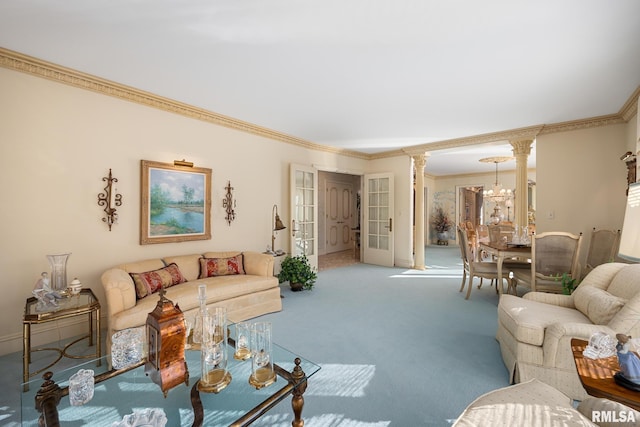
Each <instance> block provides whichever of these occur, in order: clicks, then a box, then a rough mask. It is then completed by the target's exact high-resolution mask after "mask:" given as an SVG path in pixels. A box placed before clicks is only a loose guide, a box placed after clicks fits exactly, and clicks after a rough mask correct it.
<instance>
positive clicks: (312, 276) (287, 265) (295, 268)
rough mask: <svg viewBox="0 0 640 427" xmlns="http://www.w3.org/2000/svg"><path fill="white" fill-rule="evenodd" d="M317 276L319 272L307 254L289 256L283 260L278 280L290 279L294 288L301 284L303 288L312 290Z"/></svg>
mask: <svg viewBox="0 0 640 427" xmlns="http://www.w3.org/2000/svg"><path fill="white" fill-rule="evenodd" d="M317 278H318V274H317V273H316V271H315V269H314V268H312V267H311V265H310V264H309V259H308V258H307V256H306V255H296V256H294V257H292V256H287V257H286V258H285V259H284V260H283V261H282V264H281V270H280V273H279V274H278V281H279V282H280V283H282V282H286V281H288V282H289V284H290V285H291V288H292V289H294V288H295V285H296V284H299V285H301V286H302V288H304V289H308V290H311V289H313V285H314V284H315V283H316V279H317Z"/></svg>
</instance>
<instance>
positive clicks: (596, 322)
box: [496, 263, 640, 400]
mask: <svg viewBox="0 0 640 427" xmlns="http://www.w3.org/2000/svg"><path fill="white" fill-rule="evenodd" d="M598 331H603V332H605V333H607V334H609V335H611V336H614V335H615V334H617V333H623V334H626V335H631V336H633V337H640V264H623V263H607V264H602V265H600V266H598V267H596V268H595V269H593V270H592V271H591V272H590V273H589V274H588V275H587V276H586V277H585V278H584V280H583V281H582V282H581V283H580V285H579V286H578V288H577V289H576V290H575V291H574V293H573V294H572V295H559V294H550V293H546V292H529V293H527V294H525V295H524V297H522V298H520V297H517V296H514V295H506V294H503V295H502V296H501V297H500V301H499V303H498V331H497V334H496V338H497V340H498V342H499V344H500V351H501V353H502V359H503V361H504V363H505V366H506V367H507V369H508V370H509V375H510V380H511V382H512V383H513V382H516V383H518V382H521V381H527V380H530V379H532V378H537V379H539V380H540V381H543V382H545V383H547V384H549V385H552V386H553V387H555V388H557V389H558V390H560V391H561V392H562V393H564V394H566V395H567V396H569V397H571V398H572V399H576V400H582V399H584V398H585V397H586V396H587V393H586V391H585V390H584V388H583V387H582V385H581V384H580V379H579V377H578V373H577V370H576V367H575V362H574V360H573V352H572V350H571V344H570V342H571V338H581V339H584V340H589V338H590V337H591V335H592V334H593V333H595V332H598Z"/></svg>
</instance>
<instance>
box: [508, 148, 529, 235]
mask: <svg viewBox="0 0 640 427" xmlns="http://www.w3.org/2000/svg"><path fill="white" fill-rule="evenodd" d="M509 143H510V144H511V146H512V147H513V155H514V157H515V158H516V200H515V206H514V208H515V213H514V216H513V217H514V223H515V224H517V225H519V226H525V225H527V224H528V223H529V214H528V213H529V191H528V190H529V181H528V178H527V159H528V158H529V154H531V144H533V138H526V139H519V140H513V141H509Z"/></svg>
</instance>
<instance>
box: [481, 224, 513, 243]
mask: <svg viewBox="0 0 640 427" xmlns="http://www.w3.org/2000/svg"><path fill="white" fill-rule="evenodd" d="M487 227H488V228H489V241H490V242H491V243H499V242H501V241H504V240H505V239H503V237H506V241H507V242H510V241H511V238H512V237H513V232H514V231H515V228H514V226H513V225H508V224H497V225H493V224H492V225H489V226H487Z"/></svg>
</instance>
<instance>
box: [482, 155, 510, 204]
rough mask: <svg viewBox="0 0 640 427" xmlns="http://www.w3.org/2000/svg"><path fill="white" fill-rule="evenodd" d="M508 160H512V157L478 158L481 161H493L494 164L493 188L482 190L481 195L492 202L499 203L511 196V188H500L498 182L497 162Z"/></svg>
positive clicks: (500, 185)
mask: <svg viewBox="0 0 640 427" xmlns="http://www.w3.org/2000/svg"><path fill="white" fill-rule="evenodd" d="M509 160H513V157H486V158H484V159H480V161H481V162H483V163H495V165H496V182H495V183H494V184H493V188H491V189H489V190H484V191H483V192H482V196H483V197H484V198H485V199H489V201H491V202H493V203H496V204H500V203H503V202H506V201H510V200H511V199H512V198H513V192H512V191H511V189H510V188H507V189H504V188H502V184H500V183H499V182H498V163H503V162H508V161H509Z"/></svg>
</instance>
